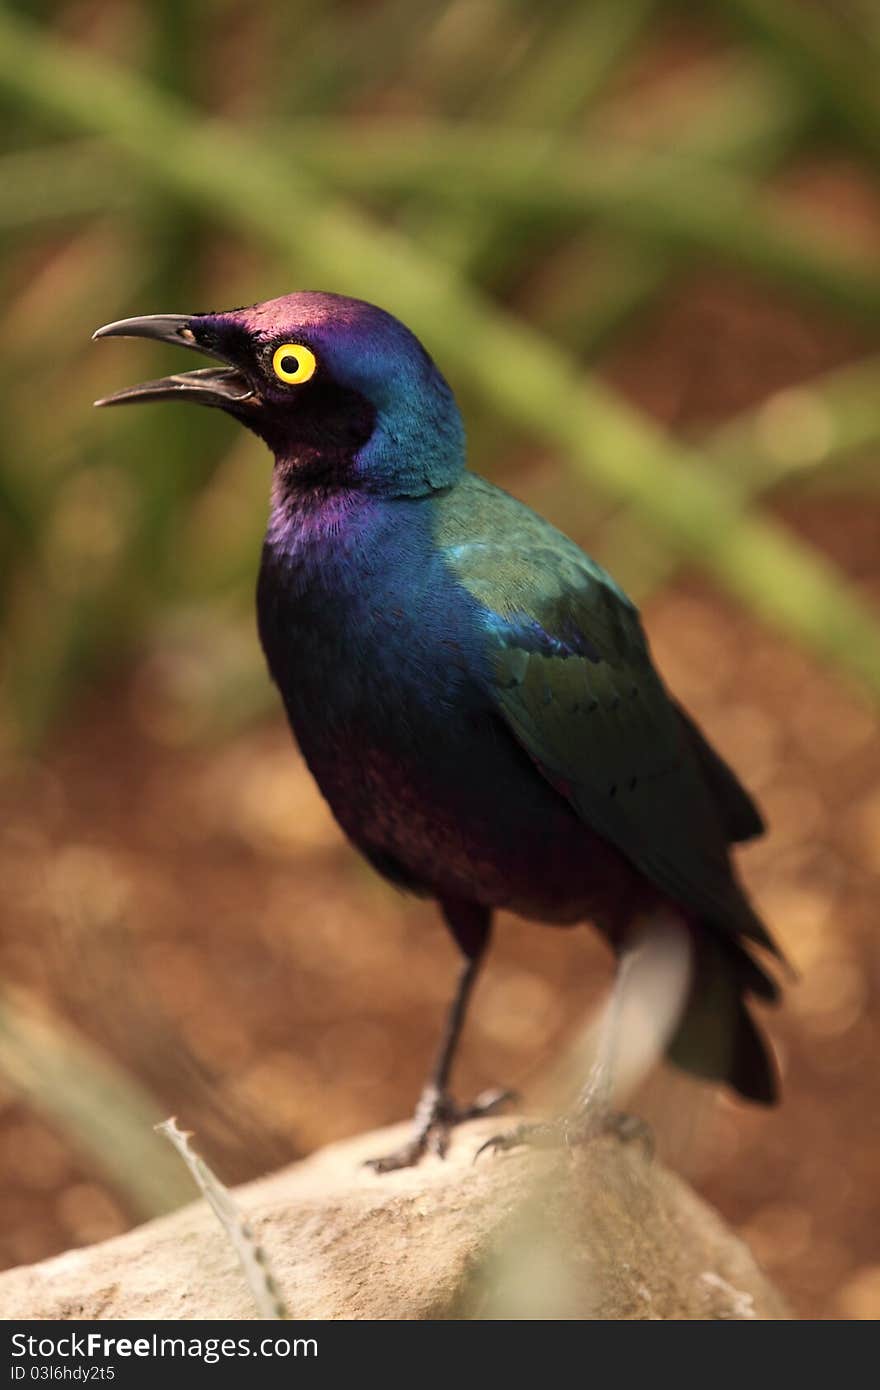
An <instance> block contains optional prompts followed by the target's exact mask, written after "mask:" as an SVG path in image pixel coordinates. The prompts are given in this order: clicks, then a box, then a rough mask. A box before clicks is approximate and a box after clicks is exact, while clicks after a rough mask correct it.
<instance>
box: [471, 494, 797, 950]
mask: <svg viewBox="0 0 880 1390" xmlns="http://www.w3.org/2000/svg"><path fill="white" fill-rule="evenodd" d="M488 487H489V485H488V484H484V485H483V487H482V488H478V489H476V490H474V489H472V494H473V496H472V501H473V503H474V506H473V507H472V508H471V510H470V513H469V518H468V524H467V525H466V526H465V525H463V524H462V525H461V527H460V532H459V536H458V539H457V541H455V543H454V544H453V545H452V546H451V547H450V548H449V550H448V554H449V557H450V563H451V565H452V566H453V567H454V568H455V570H456V573H457V575H458V578H459V580H460V582H461V583H463V584H464V586H465V588H467V589H468V590H469V592H470V593H471V594H472V596H473V597H474V598H475V599H477V601H478V603H479V604H480V606H481V608H482V618H483V625H484V628H485V634H486V644H487V653H488V676H487V688H488V693H489V695H490V698H491V699H492V701H493V703H494V705H495V707H496V708H497V710H498V711H499V713H500V714H501V715H502V716H503V718H504V720H505V721H506V723H507V725H508V727H509V729H510V730H511V732H512V733H513V735H514V737H515V738H516V739H517V740H518V741H519V743H520V744H521V745H522V746H523V748H524V749H525V750H526V751H527V752H528V754H529V755H530V757H531V758H532V760H533V762H534V763H535V765H536V766H537V767H538V768H539V769H540V771H541V772H542V773H543V775H544V776H545V777H546V778H547V779H548V781H549V782H551V783H552V785H553V786H554V787H556V789H557V790H558V791H559V792H560V793H561V794H562V795H563V796H565V797H567V798H568V800H569V801H570V802H571V804H572V805H573V806H574V808H575V809H576V810H577V812H578V814H579V815H580V816H581V817H582V818H583V820H584V821H585V822H586V823H587V824H588V825H589V826H591V827H592V828H593V829H594V830H595V831H597V832H598V833H599V834H601V835H603V836H604V837H605V838H606V839H608V840H610V841H611V842H612V843H613V844H614V845H615V846H616V847H617V848H618V849H619V850H621V852H622V853H623V854H624V855H625V856H626V857H627V858H628V859H629V860H630V862H631V863H633V864H634V865H635V866H636V867H637V868H638V869H639V870H640V871H641V872H642V873H644V874H645V875H646V876H647V877H648V878H649V879H651V880H652V881H653V882H654V883H655V884H656V885H657V886H658V888H660V889H661V890H662V891H663V892H664V893H666V894H668V895H669V896H670V897H671V898H672V899H673V900H675V901H676V902H679V903H680V904H681V905H682V906H684V907H685V908H687V909H689V910H690V911H691V912H693V913H694V914H696V915H698V916H699V917H700V918H701V919H702V920H704V921H706V922H708V923H711V924H713V925H714V926H716V927H718V928H719V929H721V930H722V931H723V932H728V933H730V934H732V935H734V936H738V935H740V934H742V935H744V936H747V937H750V938H752V939H753V940H755V941H758V942H760V943H761V944H762V945H763V946H765V947H768V948H769V949H771V950H775V947H774V945H773V943H772V941H771V939H770V937H769V936H768V934H767V932H766V930H765V928H764V926H763V925H762V923H761V921H760V920H759V918H758V917H757V915H756V914H755V912H754V910H753V909H752V907H751V905H750V904H749V902H748V900H747V898H746V896H745V894H744V892H743V890H742V888H741V887H740V885H739V884H738V882H737V880H736V878H735V876H734V872H733V869H732V866H731V863H730V857H729V852H728V841H729V840H730V839H732V838H739V837H741V836H744V835H747V834H754V833H755V832H756V831H757V829H758V828H759V826H760V819H759V817H758V814H757V811H756V810H755V808H754V807H753V806H752V804H751V802H750V801H749V799H748V797H747V796H746V793H745V792H743V791H742V789H741V788H739V784H738V783H737V782H736V779H735V778H734V776H733V774H732V773H731V772H730V770H729V769H728V768H727V767H726V765H725V764H724V763H723V762H722V761H721V759H720V758H718V757H717V755H716V754H714V752H712V750H711V749H709V747H708V745H707V744H706V743H705V740H703V738H702V735H701V734H700V733H699V731H698V730H697V728H696V726H695V725H693V724H692V723H691V722H690V721H689V720H688V719H687V718H686V716H685V717H683V714H682V711H680V709H679V707H678V706H677V705H676V704H675V703H674V701H673V700H672V699H671V697H670V696H669V694H668V693H667V691H666V689H665V687H664V685H663V683H662V681H661V680H660V677H659V676H658V674H657V672H656V670H655V669H654V666H653V663H652V661H651V656H650V653H649V650H648V646H647V642H646V640H645V637H644V633H643V631H642V626H641V622H640V620H639V616H638V612H637V610H636V609H635V607H634V606H633V604H632V603H631V602H630V601H629V600H628V599H627V598H626V596H625V595H624V594H623V593H622V591H621V590H620V589H619V588H618V587H617V586H616V585H615V584H614V582H613V581H612V580H611V579H610V577H609V576H608V575H606V574H605V573H604V572H603V571H602V570H601V569H600V568H599V567H598V566H597V565H595V564H594V563H593V562H592V561H591V560H589V559H588V557H587V556H586V555H584V553H583V552H582V551H581V550H580V549H579V548H578V547H577V546H575V545H574V544H573V542H571V541H568V540H567V539H566V538H565V537H564V536H562V535H561V534H560V533H559V532H557V531H555V529H554V528H552V527H551V526H549V524H548V523H546V522H544V521H543V520H542V519H541V518H539V517H537V516H536V515H535V514H534V513H532V512H530V511H529V510H528V509H527V508H524V507H522V506H521V505H520V504H517V503H515V502H514V500H513V499H512V498H509V497H507V496H506V494H503V493H500V492H498V490H497V489H494V488H493V489H491V492H492V493H493V494H494V498H489V497H487V495H486V494H485V492H484V489H485V488H488ZM514 509H515V510H514ZM446 531H447V533H448V534H449V535H450V538H452V539H454V536H455V527H454V525H451V524H449V523H447V527H446ZM499 535H502V536H503V537H504V543H503V544H499V543H498V540H497V537H498V536H499ZM734 788H735V789H736V792H734ZM737 793H738V794H737Z"/></svg>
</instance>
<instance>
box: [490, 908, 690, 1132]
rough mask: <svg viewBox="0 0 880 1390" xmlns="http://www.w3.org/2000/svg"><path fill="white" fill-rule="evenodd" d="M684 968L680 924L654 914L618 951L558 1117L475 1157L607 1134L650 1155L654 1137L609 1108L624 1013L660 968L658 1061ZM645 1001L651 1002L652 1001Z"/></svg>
mask: <svg viewBox="0 0 880 1390" xmlns="http://www.w3.org/2000/svg"><path fill="white" fill-rule="evenodd" d="M644 967H647V969H645V968H644ZM689 969H690V955H689V948H688V946H687V944H686V937H685V936H684V934H683V933H682V930H681V926H680V924H678V923H677V922H675V921H673V920H671V919H669V918H667V917H662V918H658V919H657V920H656V921H655V922H654V923H652V924H651V930H649V931H646V932H645V933H643V934H642V935H640V937H639V938H638V940H632V941H631V942H630V944H629V945H627V947H626V948H625V949H624V950H623V951H622V952H621V956H620V964H619V966H618V971H617V977H616V979H615V982H614V988H613V991H612V994H611V999H610V1001H609V1004H608V1008H607V1009H606V1011H605V1015H604V1017H603V1019H602V1024H601V1029H600V1033H599V1044H598V1048H597V1052H596V1059H595V1061H594V1063H593V1065H592V1067H591V1068H590V1074H589V1076H588V1078H587V1082H586V1085H585V1086H584V1087H583V1089H582V1090H581V1092H580V1094H579V1095H578V1097H577V1100H576V1101H575V1103H574V1105H573V1106H572V1108H571V1109H570V1110H568V1111H567V1112H566V1113H565V1114H563V1115H561V1116H559V1118H558V1119H555V1120H548V1121H544V1122H543V1123H540V1122H539V1123H537V1124H520V1125H516V1126H515V1127H514V1128H513V1129H512V1130H509V1131H508V1133H506V1134H496V1135H493V1136H492V1138H490V1139H487V1140H486V1142H485V1144H481V1146H480V1148H479V1149H478V1150H477V1155H479V1154H481V1153H483V1152H484V1150H486V1149H491V1150H493V1151H498V1150H504V1149H513V1148H517V1147H518V1146H519V1145H521V1144H528V1145H530V1146H531V1147H533V1148H558V1147H560V1146H562V1145H567V1146H569V1147H572V1146H574V1145H575V1144H582V1143H585V1142H586V1141H588V1140H590V1139H594V1138H596V1137H597V1136H598V1135H600V1134H607V1133H613V1134H617V1135H618V1136H619V1137H620V1138H621V1139H625V1140H629V1139H640V1140H641V1141H642V1143H643V1144H644V1146H645V1149H646V1151H647V1153H648V1154H650V1153H652V1152H653V1139H652V1136H651V1132H650V1130H649V1128H648V1126H647V1125H646V1124H645V1123H644V1121H643V1120H640V1119H638V1118H637V1117H636V1116H634V1115H626V1114H623V1113H622V1112H621V1111H618V1110H615V1109H614V1108H613V1107H612V1096H613V1090H614V1081H615V1073H616V1069H617V1061H618V1053H619V1051H620V1044H621V1040H622V1035H623V1033H624V1031H625V1025H624V1013H625V1011H626V1009H627V1006H628V1005H630V1004H631V1003H632V1002H635V1003H638V1002H639V995H644V994H645V993H646V992H648V991H650V990H652V989H656V985H657V982H658V980H659V978H660V971H661V970H662V971H663V972H665V977H664V980H663V988H664V992H665V996H666V997H665V998H663V999H658V1000H657V1001H656V1007H652V1009H651V1012H653V1013H655V1014H658V1015H660V1017H659V1019H658V1021H657V1023H658V1026H657V1027H656V1028H655V1029H654V1030H653V1033H654V1036H653V1039H652V1040H651V1042H650V1045H649V1048H648V1055H649V1056H650V1060H658V1059H659V1056H660V1055H661V1054H662V1050H663V1041H664V1040H665V1039H663V1040H661V1034H663V1033H666V1032H667V1031H669V1030H670V1029H671V1026H672V1025H674V1022H675V1020H676V1019H677V1018H678V1015H679V1012H680V1008H681V1005H682V1003H683V1001H684V996H685V993H686V989H687V983H688V978H689ZM637 976H638V977H639V978H637ZM648 1003H649V1005H651V1004H652V1000H651V999H649V1000H648ZM477 1155H475V1157H476V1156H477Z"/></svg>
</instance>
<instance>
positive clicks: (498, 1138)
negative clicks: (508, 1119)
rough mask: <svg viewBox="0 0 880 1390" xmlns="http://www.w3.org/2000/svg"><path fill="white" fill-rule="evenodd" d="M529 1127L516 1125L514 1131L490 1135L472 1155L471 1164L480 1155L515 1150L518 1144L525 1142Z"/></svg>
mask: <svg viewBox="0 0 880 1390" xmlns="http://www.w3.org/2000/svg"><path fill="white" fill-rule="evenodd" d="M530 1128H531V1126H529V1125H517V1126H516V1128H515V1129H511V1130H508V1132H507V1133H506V1134H492V1135H490V1137H489V1138H488V1139H486V1140H485V1141H484V1142H483V1143H482V1144H481V1145H480V1147H479V1148H478V1149H477V1151H476V1152H475V1154H474V1157H473V1160H472V1161H473V1162H474V1163H476V1161H477V1159H478V1158H479V1157H480V1154H482V1153H486V1152H488V1151H489V1150H490V1149H491V1150H492V1152H493V1153H505V1152H506V1151H507V1150H508V1149H515V1148H516V1147H517V1146H518V1145H519V1144H523V1143H526V1142H527V1138H528V1134H529V1130H530Z"/></svg>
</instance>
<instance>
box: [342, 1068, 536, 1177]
mask: <svg viewBox="0 0 880 1390" xmlns="http://www.w3.org/2000/svg"><path fill="white" fill-rule="evenodd" d="M515 1099H516V1096H515V1094H514V1092H513V1091H504V1090H501V1089H500V1088H498V1087H496V1088H494V1089H492V1090H490V1091H481V1092H480V1094H479V1095H478V1096H477V1097H476V1098H475V1099H474V1100H473V1101H472V1102H471V1104H470V1105H456V1103H455V1101H454V1100H453V1099H452V1097H451V1096H450V1095H449V1094H448V1093H447V1092H446V1091H438V1089H437V1087H436V1086H426V1087H425V1089H424V1091H423V1092H422V1095H421V1099H420V1100H419V1103H418V1105H417V1106H416V1113H415V1116H414V1120H413V1132H412V1135H411V1137H410V1138H409V1139H408V1140H407V1142H406V1143H405V1144H403V1145H402V1146H401V1147H400V1148H399V1149H395V1151H394V1153H390V1154H385V1155H384V1156H383V1157H382V1158H368V1159H367V1160H366V1163H365V1165H364V1166H365V1167H367V1168H372V1169H373V1171H374V1172H375V1173H392V1172H394V1170H395V1169H397V1168H412V1167H413V1166H414V1165H415V1164H416V1163H418V1161H419V1159H420V1158H421V1157H422V1156H423V1155H424V1154H425V1153H428V1152H431V1153H434V1154H436V1155H437V1156H438V1158H445V1157H446V1153H447V1150H448V1148H449V1138H450V1135H451V1133H452V1131H453V1129H454V1128H455V1126H456V1125H460V1124H463V1123H464V1121H465V1120H476V1119H479V1118H480V1116H482V1115H494V1114H495V1112H496V1111H497V1110H500V1108H501V1106H502V1105H505V1104H507V1102H508V1101H511V1100H515Z"/></svg>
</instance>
